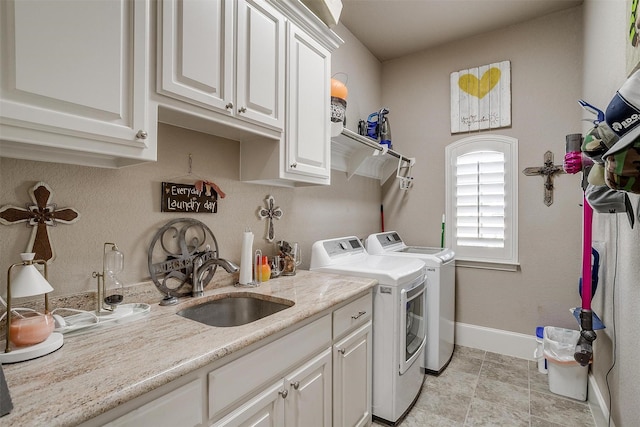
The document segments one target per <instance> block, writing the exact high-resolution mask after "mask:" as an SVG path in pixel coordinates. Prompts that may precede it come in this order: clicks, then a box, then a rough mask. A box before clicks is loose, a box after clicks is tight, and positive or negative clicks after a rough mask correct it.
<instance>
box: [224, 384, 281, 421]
mask: <svg viewBox="0 0 640 427" xmlns="http://www.w3.org/2000/svg"><path fill="white" fill-rule="evenodd" d="M281 425H284V402H283V399H282V384H281V383H280V382H277V383H275V384H272V385H271V386H270V387H269V388H267V389H266V390H264V391H263V392H262V393H260V394H259V395H257V396H256V397H254V398H253V399H251V400H249V401H248V402H246V403H244V404H242V406H240V407H239V408H238V409H236V410H235V411H233V412H232V413H230V414H229V415H227V416H226V417H224V418H223V419H221V420H220V421H218V422H216V423H213V424H212V426H213V427H232V426H233V427H245V426H247V427H248V426H252V427H275V426H281Z"/></svg>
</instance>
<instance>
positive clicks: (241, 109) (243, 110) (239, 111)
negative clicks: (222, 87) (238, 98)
mask: <svg viewBox="0 0 640 427" xmlns="http://www.w3.org/2000/svg"><path fill="white" fill-rule="evenodd" d="M246 112H247V109H246V108H244V107H240V109H239V110H238V113H246Z"/></svg>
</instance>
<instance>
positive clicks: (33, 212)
mask: <svg viewBox="0 0 640 427" xmlns="http://www.w3.org/2000/svg"><path fill="white" fill-rule="evenodd" d="M52 194H53V193H52V191H51V187H49V186H48V185H47V184H45V183H44V182H39V183H37V184H36V185H35V186H34V187H33V188H32V189H31V190H29V195H30V196H31V200H33V203H32V204H29V203H27V204H26V208H19V207H17V206H9V205H7V206H3V207H1V208H0V224H4V225H12V224H17V223H19V222H26V223H27V226H31V227H34V229H33V231H32V233H31V239H30V240H29V243H28V244H27V249H26V251H27V252H35V254H36V257H35V258H36V259H43V260H45V261H46V262H47V263H50V262H51V261H53V260H54V259H55V253H54V252H53V248H52V246H51V241H50V240H49V232H48V230H47V227H48V226H52V227H55V226H56V223H58V222H62V223H64V224H73V223H74V222H76V221H77V220H78V218H80V213H79V212H78V211H77V210H75V209H73V208H64V209H60V210H58V209H57V206H56V205H55V204H54V203H50V201H51V197H52Z"/></svg>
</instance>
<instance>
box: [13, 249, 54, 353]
mask: <svg viewBox="0 0 640 427" xmlns="http://www.w3.org/2000/svg"><path fill="white" fill-rule="evenodd" d="M20 256H21V257H22V262H19V263H15V264H12V265H11V266H10V267H9V270H8V272H7V312H6V321H5V326H6V335H5V336H6V338H5V340H6V341H5V349H4V352H3V353H0V363H15V362H23V361H25V360H30V359H35V358H36V357H40V356H44V355H47V354H49V353H51V352H53V351H56V350H57V349H59V348H60V347H62V344H63V338H62V334H60V333H58V332H53V329H54V320H53V316H52V315H51V312H50V310H49V298H48V296H47V294H48V293H49V292H51V291H53V288H52V287H51V285H50V284H49V282H48V281H47V263H46V261H44V260H34V257H35V254H33V253H23V254H20ZM36 264H41V265H44V276H43V275H42V274H41V273H40V271H39V270H38V269H37V268H36ZM18 267H22V268H20V269H19V270H18V272H17V273H16V274H15V275H14V276H13V277H12V270H13V269H14V268H18ZM43 294H44V305H45V308H44V313H39V312H37V311H28V312H25V313H24V315H22V314H20V313H18V311H17V309H12V308H11V304H12V299H14V298H24V297H32V296H36V295H43Z"/></svg>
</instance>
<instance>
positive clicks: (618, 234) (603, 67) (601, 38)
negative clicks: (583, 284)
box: [583, 0, 640, 427]
mask: <svg viewBox="0 0 640 427" xmlns="http://www.w3.org/2000/svg"><path fill="white" fill-rule="evenodd" d="M625 3H627V2H621V1H620V2H602V1H596V0H587V1H585V3H584V26H585V28H589V29H590V31H588V32H586V34H585V43H584V47H585V48H584V51H585V56H584V64H585V66H584V70H583V75H584V87H583V93H584V97H585V98H586V99H589V100H590V101H591V102H593V103H594V104H596V105H600V106H602V108H605V107H606V105H607V104H608V103H609V101H610V100H611V98H612V96H613V95H614V93H615V91H616V90H617V89H618V88H619V87H620V85H622V83H623V82H624V81H625V79H626V77H627V72H626V60H625V45H626V43H627V38H626V26H625V25H623V23H626V22H627V18H626V16H627V12H626V8H625V7H626V4H625ZM588 64H590V65H591V66H588ZM630 199H631V202H632V204H633V206H634V208H635V214H636V225H635V227H634V228H633V229H631V228H630V226H629V222H628V221H627V218H626V215H625V214H619V215H608V214H597V213H596V214H595V216H594V231H593V235H594V239H597V240H601V241H605V242H606V257H607V262H606V274H605V277H604V278H601V280H600V285H599V287H598V292H597V293H596V295H595V298H594V301H593V309H594V310H595V311H596V313H597V314H598V315H599V316H600V318H601V319H602V320H603V322H604V323H605V325H606V326H607V328H606V329H604V330H602V331H598V338H597V339H596V341H595V356H594V365H593V372H594V374H595V378H596V381H597V383H598V387H599V388H600V390H601V391H602V393H603V397H604V400H605V404H606V405H608V404H609V390H608V386H607V379H608V383H609V386H610V392H611V415H612V420H613V423H614V425H616V426H618V427H624V426H632V425H638V420H640V408H638V396H640V364H638V354H640V340H638V325H639V324H640V283H639V280H638V278H639V277H640V257H639V256H638V248H640V227H639V226H638V222H637V215H638V211H639V210H640V207H639V205H638V201H639V197H638V196H637V195H633V194H632V195H630ZM614 352H615V354H614ZM614 361H615V366H614V367H613V369H611V372H610V373H609V375H607V373H608V372H609V369H610V368H611V367H612V366H613V364H614Z"/></svg>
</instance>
